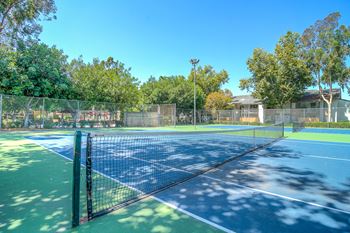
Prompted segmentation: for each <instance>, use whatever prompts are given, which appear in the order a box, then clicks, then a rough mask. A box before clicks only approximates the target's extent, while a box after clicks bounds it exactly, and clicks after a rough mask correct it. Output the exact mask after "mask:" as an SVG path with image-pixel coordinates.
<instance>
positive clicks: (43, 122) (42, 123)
mask: <svg viewBox="0 0 350 233" xmlns="http://www.w3.org/2000/svg"><path fill="white" fill-rule="evenodd" d="M42 104H43V107H42V108H41V125H42V126H41V128H45V127H44V125H45V117H44V111H45V98H43V103H42Z"/></svg>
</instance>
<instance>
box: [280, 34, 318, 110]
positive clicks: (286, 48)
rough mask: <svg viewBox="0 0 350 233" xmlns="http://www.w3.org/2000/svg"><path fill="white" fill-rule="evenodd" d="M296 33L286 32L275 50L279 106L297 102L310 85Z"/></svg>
mask: <svg viewBox="0 0 350 233" xmlns="http://www.w3.org/2000/svg"><path fill="white" fill-rule="evenodd" d="M300 39H301V38H300V35H299V34H298V33H293V32H287V34H286V35H285V36H283V37H282V38H281V39H280V40H279V42H278V44H277V45H276V48H275V56H276V58H277V61H278V79H279V91H280V92H282V93H280V95H279V97H280V98H281V99H280V101H279V102H280V106H281V105H283V104H285V103H291V102H294V101H297V100H298V99H299V98H300V97H301V96H302V95H303V94H304V92H305V90H306V88H307V87H309V86H310V85H311V83H312V82H311V81H312V77H311V72H310V70H309V69H308V67H307V65H306V64H305V60H304V58H303V50H302V43H301V40H300Z"/></svg>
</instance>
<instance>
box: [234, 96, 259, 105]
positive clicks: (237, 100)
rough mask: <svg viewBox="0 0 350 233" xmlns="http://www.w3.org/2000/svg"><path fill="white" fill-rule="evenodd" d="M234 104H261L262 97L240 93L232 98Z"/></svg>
mask: <svg viewBox="0 0 350 233" xmlns="http://www.w3.org/2000/svg"><path fill="white" fill-rule="evenodd" d="M232 103H233V104H261V100H260V99H256V98H254V97H253V96H251V95H239V96H234V97H233V100H232Z"/></svg>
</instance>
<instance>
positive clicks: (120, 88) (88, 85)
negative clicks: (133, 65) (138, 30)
mask: <svg viewBox="0 0 350 233" xmlns="http://www.w3.org/2000/svg"><path fill="white" fill-rule="evenodd" d="M70 76H71V79H72V82H73V89H74V91H75V92H76V93H77V95H78V96H79V98H80V99H83V100H88V101H94V102H113V103H122V104H124V105H136V104H137V103H138V102H139V92H138V85H139V82H138V80H137V79H136V78H135V77H133V76H132V75H131V73H130V68H125V66H124V64H123V63H121V62H119V61H115V60H114V59H113V58H112V57H109V58H107V60H103V61H100V60H98V59H94V60H93V62H92V63H91V64H90V63H88V64H85V63H84V62H83V61H82V58H80V59H77V60H73V61H72V62H71V65H70Z"/></svg>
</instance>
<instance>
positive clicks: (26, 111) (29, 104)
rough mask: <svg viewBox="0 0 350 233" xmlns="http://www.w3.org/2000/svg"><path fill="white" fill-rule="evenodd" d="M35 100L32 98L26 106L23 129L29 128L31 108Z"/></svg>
mask: <svg viewBox="0 0 350 233" xmlns="http://www.w3.org/2000/svg"><path fill="white" fill-rule="evenodd" d="M32 101H33V98H30V99H29V101H28V103H27V105H26V109H25V112H24V124H23V127H24V128H28V127H29V116H30V108H31V106H32V105H31V104H32Z"/></svg>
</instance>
